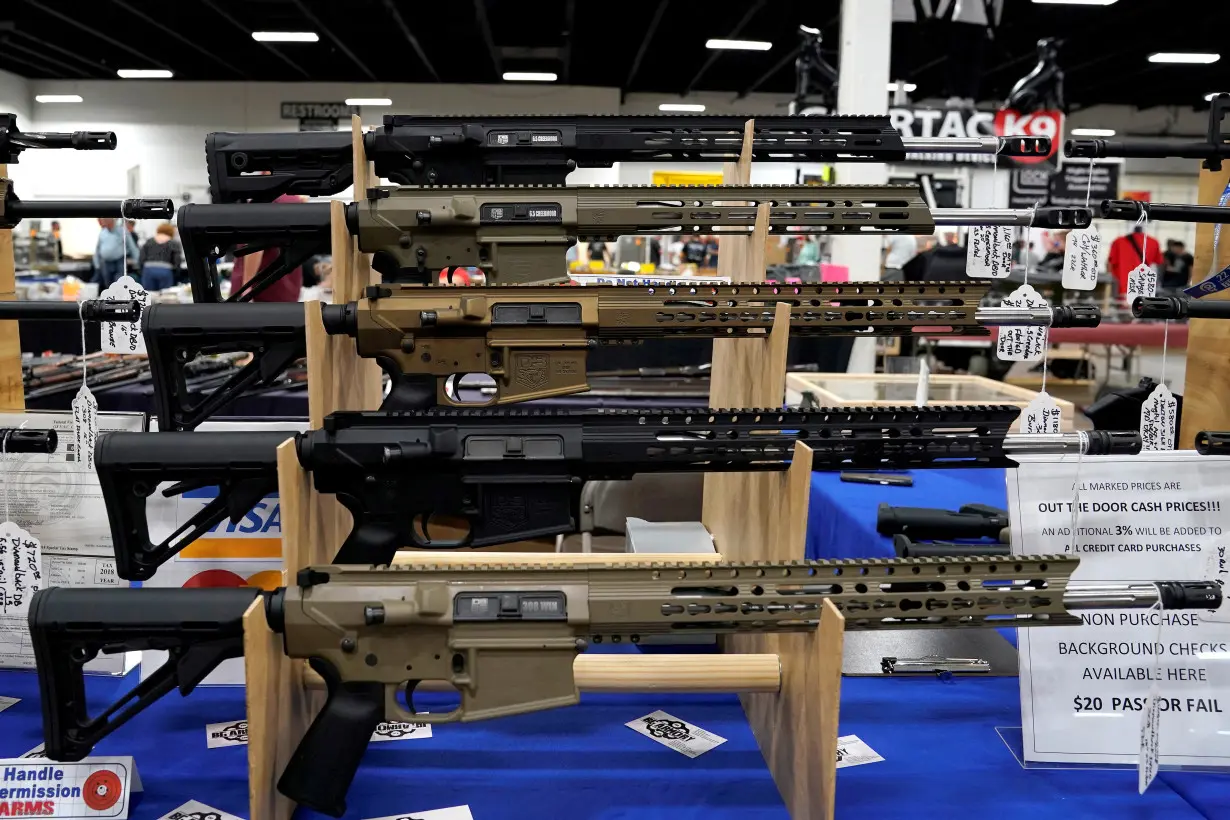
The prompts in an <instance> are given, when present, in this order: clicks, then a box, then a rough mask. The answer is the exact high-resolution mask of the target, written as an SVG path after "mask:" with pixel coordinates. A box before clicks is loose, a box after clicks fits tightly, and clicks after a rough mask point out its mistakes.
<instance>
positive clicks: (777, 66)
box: [735, 48, 799, 100]
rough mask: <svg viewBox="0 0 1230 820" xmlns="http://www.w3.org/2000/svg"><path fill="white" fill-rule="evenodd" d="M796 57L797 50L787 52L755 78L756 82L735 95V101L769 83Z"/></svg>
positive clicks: (797, 54)
mask: <svg viewBox="0 0 1230 820" xmlns="http://www.w3.org/2000/svg"><path fill="white" fill-rule="evenodd" d="M798 56H799V50H798V49H797V48H796V49H795V50H794V51H787V52H786V53H785V54H783V55H782V58H781V59H780V60H778V61H777V62H776V63H774V64H773V66H772V67H771V68H770V69H769V70H768V71H766V72H765V73H763V74H761V75H760V76H759V77H757V78H756V80H755V81H754V82H753V83H752V84H751V85H749V86H748V87H747V88H745V89H743V90H742V91H740V92H739V93H738V94H737V95H735V99H736V100H741V99H743V98H744V97H746V96H747V95H748V94H751V93H752V92H753V91H755V90H756V89H757V88H760V86H762V85H764V84H765V83H766V82H768V81H769V78H770V77H772V76H773V75H774V74H776V73H777V72H779V71H781V70H782V69H783V68H785V67H786V64H787V63H789V62H792V61H793V60H794V58H796V57H798Z"/></svg>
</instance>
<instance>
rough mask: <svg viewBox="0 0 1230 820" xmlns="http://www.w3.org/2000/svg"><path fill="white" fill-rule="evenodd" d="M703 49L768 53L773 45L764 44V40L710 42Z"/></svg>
mask: <svg viewBox="0 0 1230 820" xmlns="http://www.w3.org/2000/svg"><path fill="white" fill-rule="evenodd" d="M705 48H720V49H730V50H733V51H768V50H769V49H771V48H773V44H772V43H766V42H765V41H764V40H710V41H708V42H707V43H705Z"/></svg>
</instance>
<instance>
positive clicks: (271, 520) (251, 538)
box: [176, 487, 282, 560]
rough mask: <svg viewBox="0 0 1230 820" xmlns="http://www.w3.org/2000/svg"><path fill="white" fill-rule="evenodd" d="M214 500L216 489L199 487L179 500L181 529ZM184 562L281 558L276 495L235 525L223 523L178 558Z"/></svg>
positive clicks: (246, 514)
mask: <svg viewBox="0 0 1230 820" xmlns="http://www.w3.org/2000/svg"><path fill="white" fill-rule="evenodd" d="M217 497H218V488H217V487H202V488H200V489H196V490H189V491H188V492H186V493H184V494H183V495H182V496H180V499H181V501H180V505H179V508H178V509H179V510H180V511H181V512H180V515H179V516H178V518H179V520H178V521H176V526H181V525H182V524H183V523H184V522H185V521H187V520H188V518H189V517H191V516H192V515H194V514H195V513H197V512H199V511H200V510H201V509H203V508H204V507H205V505H206V504H208V503H209V502H210V501H213V500H214V499H215V498H217ZM179 556H180V557H181V558H186V559H196V560H200V559H216V558H245V559H253V558H274V559H276V558H281V557H282V505H281V503H280V501H279V499H278V494H277V493H273V494H272V495H268V496H266V497H265V498H263V499H261V500H260V501H259V502H257V503H256V505H255V506H254V507H253V508H252V509H251V510H249V511H248V512H246V513H245V514H244V516H243V517H242V518H240V519H239V520H238V521H234V522H232V521H231V520H230V519H223V520H222V521H220V522H219V523H218V524H216V525H214V527H213V528H212V529H211V530H209V532H207V533H205V534H204V535H202V536H201V537H200V538H198V539H197V540H196V541H194V542H193V543H191V544H189V545H188V546H187V547H185V548H184V549H183V550H182V551H181V552H180V554H179Z"/></svg>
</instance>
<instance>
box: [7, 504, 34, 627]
mask: <svg viewBox="0 0 1230 820" xmlns="http://www.w3.org/2000/svg"><path fill="white" fill-rule="evenodd" d="M43 586H44V584H43V548H42V545H41V544H39V541H38V539H37V538H35V537H34V536H33V535H31V534H30V533H28V532H26V531H25V530H23V529H22V528H21V527H19V526H17V525H16V524H14V523H13V522H12V521H5V522H4V523H3V524H0V615H9V616H18V617H24V616H25V614H26V612H27V610H29V609H30V599H31V598H33V597H34V593H35V592H38V591H39V590H40V589H42V588H43Z"/></svg>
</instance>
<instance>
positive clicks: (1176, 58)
mask: <svg viewBox="0 0 1230 820" xmlns="http://www.w3.org/2000/svg"><path fill="white" fill-rule="evenodd" d="M1220 59H1221V55H1220V54H1202V53H1200V52H1198V51H1159V52H1157V53H1156V54H1150V55H1149V62H1151V63H1202V64H1208V63H1215V62H1217V61H1218V60H1220Z"/></svg>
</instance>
